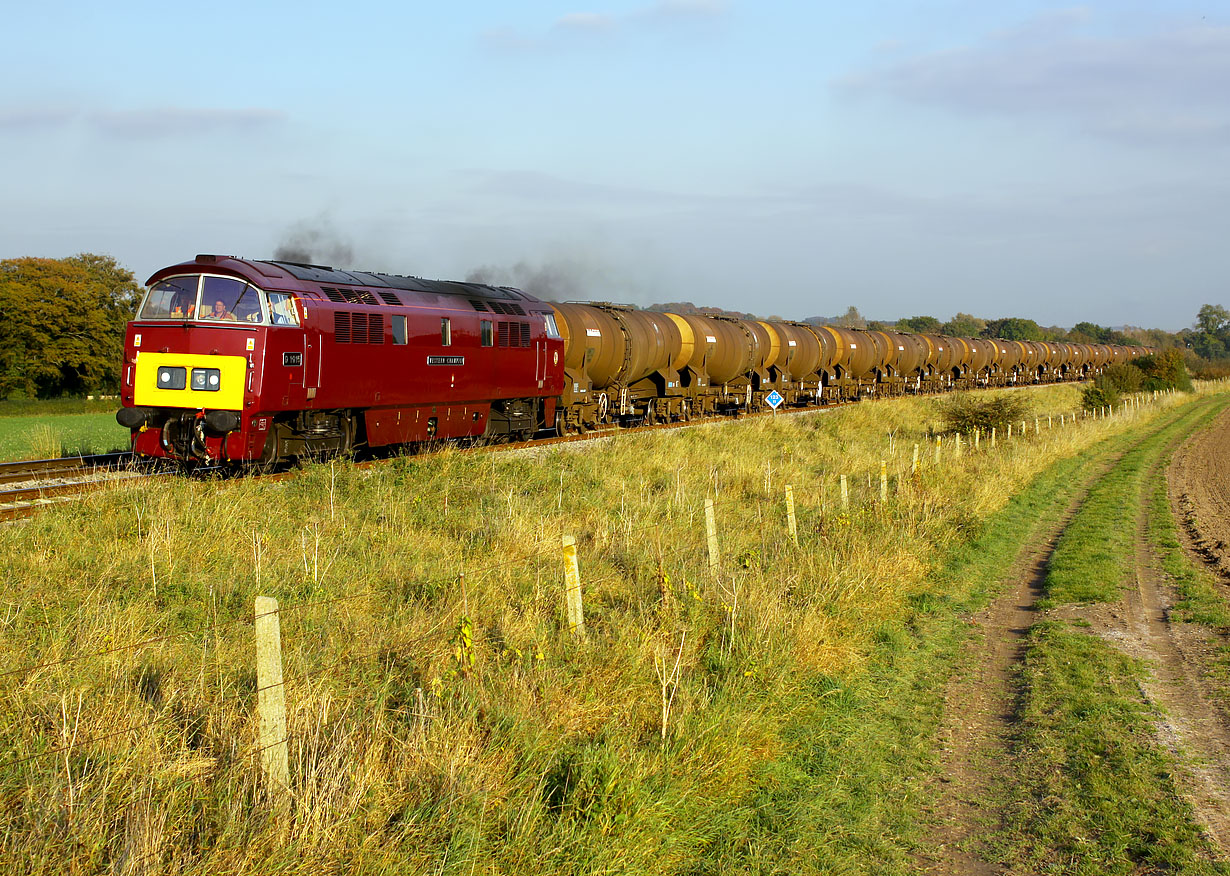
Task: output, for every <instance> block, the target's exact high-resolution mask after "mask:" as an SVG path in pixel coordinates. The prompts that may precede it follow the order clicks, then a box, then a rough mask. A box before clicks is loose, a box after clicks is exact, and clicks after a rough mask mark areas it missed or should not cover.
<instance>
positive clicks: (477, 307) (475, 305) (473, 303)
mask: <svg viewBox="0 0 1230 876" xmlns="http://www.w3.org/2000/svg"><path fill="white" fill-rule="evenodd" d="M492 303H494V302H492ZM470 306H471V307H473V308H474V309H475V310H477V311H480V312H482V313H486V312H487V305H486V304H483V302H481V301H477V300H475V299H473V298H471V299H470Z"/></svg>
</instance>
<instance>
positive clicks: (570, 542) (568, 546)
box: [562, 535, 585, 639]
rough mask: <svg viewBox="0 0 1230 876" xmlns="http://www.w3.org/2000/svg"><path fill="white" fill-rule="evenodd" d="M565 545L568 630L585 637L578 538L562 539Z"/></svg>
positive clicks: (565, 598)
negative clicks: (578, 560)
mask: <svg viewBox="0 0 1230 876" xmlns="http://www.w3.org/2000/svg"><path fill="white" fill-rule="evenodd" d="M562 541H563V547H564V603H565V607H566V609H567V611H568V631H569V632H570V633H572V634H573V635H574V636H578V637H579V638H582V639H584V638H585V610H584V607H583V606H582V604H581V566H580V564H579V563H578V562H577V540H576V539H575V538H573V537H572V536H571V535H565V536H564V537H563V539H562Z"/></svg>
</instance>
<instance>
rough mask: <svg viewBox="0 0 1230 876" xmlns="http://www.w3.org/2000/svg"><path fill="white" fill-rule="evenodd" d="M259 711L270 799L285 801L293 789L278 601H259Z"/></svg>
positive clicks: (263, 597)
mask: <svg viewBox="0 0 1230 876" xmlns="http://www.w3.org/2000/svg"><path fill="white" fill-rule="evenodd" d="M254 621H255V626H256V709H257V712H258V713H259V716H260V735H259V737H258V739H259V743H260V753H261V770H262V772H263V773H264V774H265V782H266V788H267V790H268V792H269V794H270V796H276V797H277V798H279V799H283V800H284V799H285V796H286V792H287V791H288V790H289V789H290V758H289V755H288V752H287V744H286V688H285V686H284V685H283V684H282V632H281V627H280V625H279V623H278V601H277V600H276V599H273V598H271V597H268V596H258V597H256V612H255V618H254Z"/></svg>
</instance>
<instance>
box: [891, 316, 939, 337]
mask: <svg viewBox="0 0 1230 876" xmlns="http://www.w3.org/2000/svg"><path fill="white" fill-rule="evenodd" d="M897 331H902V332H916V333H918V334H926V335H934V334H939V332H940V321H939V320H938V319H936V318H935V317H934V316H911V317H909V318H908V319H899V320H897Z"/></svg>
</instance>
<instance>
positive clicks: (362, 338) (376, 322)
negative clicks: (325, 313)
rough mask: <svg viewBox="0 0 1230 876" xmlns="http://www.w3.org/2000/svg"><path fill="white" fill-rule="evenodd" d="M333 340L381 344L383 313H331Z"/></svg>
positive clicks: (382, 338)
mask: <svg viewBox="0 0 1230 876" xmlns="http://www.w3.org/2000/svg"><path fill="white" fill-rule="evenodd" d="M333 340H334V341H336V342H337V343H339V344H383V343H384V314H383V313H347V312H345V311H338V312H336V313H334V314H333Z"/></svg>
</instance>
